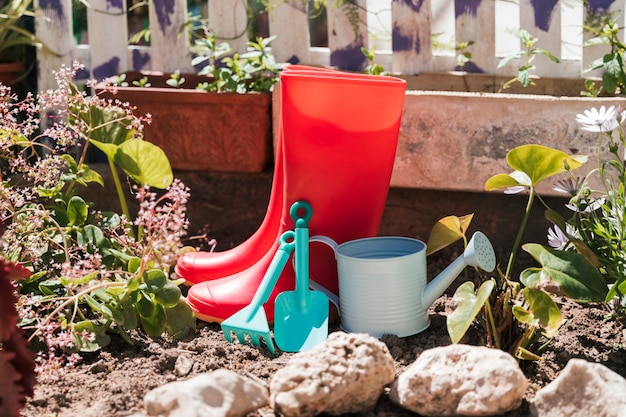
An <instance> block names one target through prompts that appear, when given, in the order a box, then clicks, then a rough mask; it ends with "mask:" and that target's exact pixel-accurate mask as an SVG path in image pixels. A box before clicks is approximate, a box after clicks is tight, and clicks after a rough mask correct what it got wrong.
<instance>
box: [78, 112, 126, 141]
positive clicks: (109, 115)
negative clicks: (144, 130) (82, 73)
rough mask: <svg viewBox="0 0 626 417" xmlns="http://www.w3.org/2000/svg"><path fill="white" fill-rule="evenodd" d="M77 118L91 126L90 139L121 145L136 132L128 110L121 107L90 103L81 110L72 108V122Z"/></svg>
mask: <svg viewBox="0 0 626 417" xmlns="http://www.w3.org/2000/svg"><path fill="white" fill-rule="evenodd" d="M77 118H80V119H81V120H82V121H83V122H84V123H85V124H86V125H87V126H90V127H91V131H89V132H88V135H89V140H90V141H92V140H96V141H98V142H101V143H110V144H116V145H119V144H121V143H124V142H125V141H127V140H128V139H130V138H131V137H132V136H133V135H134V134H135V132H136V130H135V129H134V128H130V126H131V121H130V119H129V118H128V117H127V115H126V112H125V111H124V110H123V109H121V108H119V107H114V106H111V107H107V108H99V107H97V106H95V105H90V104H88V105H87V109H81V110H80V111H79V110H78V109H77V108H76V107H74V108H70V117H69V121H70V124H75V123H76V122H77Z"/></svg>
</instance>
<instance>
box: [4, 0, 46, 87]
mask: <svg viewBox="0 0 626 417" xmlns="http://www.w3.org/2000/svg"><path fill="white" fill-rule="evenodd" d="M32 3H33V2H32V0H7V1H6V2H2V5H1V6H0V83H3V84H12V83H14V82H15V81H16V79H17V74H18V73H19V72H20V71H23V70H24V56H25V51H24V48H25V47H27V46H35V47H38V48H39V47H42V46H43V45H42V43H41V41H39V39H37V37H36V36H35V34H34V33H33V32H32V30H29V29H28V28H26V27H25V26H24V18H25V17H27V16H33V12H32V10H31V6H32Z"/></svg>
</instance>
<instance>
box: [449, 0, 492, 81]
mask: <svg viewBox="0 0 626 417" xmlns="http://www.w3.org/2000/svg"><path fill="white" fill-rule="evenodd" d="M454 4H455V7H454V8H455V13H454V15H455V22H456V24H455V38H456V42H457V44H458V43H461V42H469V41H473V42H474V44H473V45H472V46H470V47H468V48H467V51H469V52H470V53H471V54H472V58H471V61H470V62H469V63H468V64H467V65H466V66H465V67H464V69H465V71H468V72H479V73H487V74H493V73H495V71H496V34H495V31H494V27H495V22H496V3H495V2H494V1H482V2H476V1H472V0H455V2H454Z"/></svg>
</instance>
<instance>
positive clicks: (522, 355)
mask: <svg viewBox="0 0 626 417" xmlns="http://www.w3.org/2000/svg"><path fill="white" fill-rule="evenodd" d="M515 357H516V358H517V359H521V360H524V361H539V360H541V356H539V355H536V354H534V353H532V352H531V351H529V350H528V349H524V348H523V347H521V346H520V347H518V348H517V352H515Z"/></svg>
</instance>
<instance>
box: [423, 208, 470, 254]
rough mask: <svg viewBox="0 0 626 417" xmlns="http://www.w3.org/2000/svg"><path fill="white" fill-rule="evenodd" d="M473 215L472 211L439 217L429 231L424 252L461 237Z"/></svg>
mask: <svg viewBox="0 0 626 417" xmlns="http://www.w3.org/2000/svg"><path fill="white" fill-rule="evenodd" d="M473 217H474V214H473V213H472V214H468V215H465V216H462V217H457V216H447V217H444V218H442V219H440V220H439V221H438V222H437V223H435V225H434V226H433V228H432V230H431V231H430V236H429V238H428V243H427V244H426V247H427V249H426V254H427V255H430V254H432V253H435V252H437V251H438V250H441V249H443V248H445V247H446V246H448V245H450V244H452V243H454V242H456V241H457V240H459V239H461V238H463V236H465V232H466V231H467V228H468V227H469V224H470V223H471V221H472V218H473Z"/></svg>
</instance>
